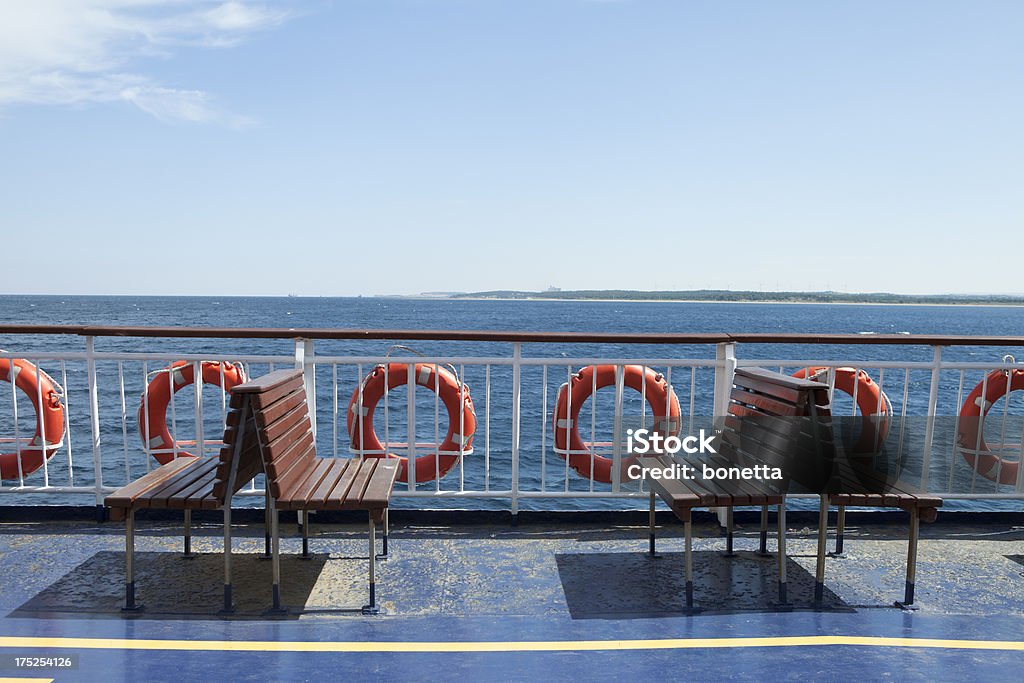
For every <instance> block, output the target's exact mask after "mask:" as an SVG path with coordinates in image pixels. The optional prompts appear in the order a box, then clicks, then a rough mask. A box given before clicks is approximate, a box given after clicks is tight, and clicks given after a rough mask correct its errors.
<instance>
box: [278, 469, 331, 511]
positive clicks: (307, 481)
mask: <svg viewBox="0 0 1024 683" xmlns="http://www.w3.org/2000/svg"><path fill="white" fill-rule="evenodd" d="M334 462H336V461H335V460H334V459H333V458H317V459H316V464H315V465H313V467H311V468H310V469H309V471H308V472H306V473H305V476H303V477H302V479H301V480H299V481H296V482H294V483H293V484H292V486H290V487H281V493H280V497H279V498H278V503H279V504H280V507H281V509H282V510H294V509H303V508H304V506H305V505H306V502H307V501H308V500H309V497H310V495H312V493H313V491H315V490H316V488H317V486H319V485H320V483H321V482H322V481H323V480H324V477H325V476H327V473H328V471H329V470H330V469H331V466H332V465H333V464H334ZM340 462H341V463H342V464H345V463H347V462H348V461H347V460H343V461H340Z"/></svg>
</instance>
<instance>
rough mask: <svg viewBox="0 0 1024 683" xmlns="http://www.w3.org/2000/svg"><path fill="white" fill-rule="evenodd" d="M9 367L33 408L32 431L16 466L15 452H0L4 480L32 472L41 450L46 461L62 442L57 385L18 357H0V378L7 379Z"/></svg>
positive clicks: (0, 472)
mask: <svg viewBox="0 0 1024 683" xmlns="http://www.w3.org/2000/svg"><path fill="white" fill-rule="evenodd" d="M12 367H13V368H14V369H13V374H14V385H15V386H16V387H18V388H19V389H21V390H22V391H23V392H25V394H26V395H27V396H28V398H29V400H30V401H31V402H32V407H33V408H34V409H35V411H36V431H35V435H34V436H33V437H32V442H31V443H30V444H29V447H28V448H22V449H21V458H20V460H21V465H20V467H19V464H18V461H19V458H18V452H17V451H15V452H14V453H0V479H5V480H9V479H20V478H21V477H23V476H28V475H29V474H32V473H33V472H35V471H36V470H38V469H39V468H40V467H42V466H43V461H44V455H43V453H44V451H45V453H46V455H45V459H46V460H49V459H50V458H52V457H53V454H54V453H56V452H57V449H58V448H60V447H61V446H62V445H64V405H63V404H62V403H61V402H60V397H61V394H60V392H59V391H58V390H57V387H58V386H59V385H58V384H57V383H56V382H55V381H54V380H53V379H52V378H51V377H50V376H49V375H47V374H46V373H45V372H43V371H42V370H39V369H38V368H36V366H35V365H33V364H32V363H29V362H28V361H27V360H22V359H21V358H13V359H8V358H0V380H2V381H4V382H10V381H11V374H12V370H11V368H12ZM40 397H42V400H40ZM44 432H45V439H46V443H45V444H44V443H43V439H44Z"/></svg>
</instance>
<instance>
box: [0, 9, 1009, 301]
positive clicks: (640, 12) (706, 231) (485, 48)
mask: <svg viewBox="0 0 1024 683" xmlns="http://www.w3.org/2000/svg"><path fill="white" fill-rule="evenodd" d="M1022 35H1024V3H1020V2H1017V1H1015V0H1013V1H1007V2H994V1H986V0H976V1H972V2H941V1H937V0H921V1H911V0H905V1H900V2H881V1H878V2H865V1H863V0H861V1H859V2H841V1H836V2H824V3H823V2H816V1H813V2H812V1H808V2H795V1H790V2H781V1H780V2H754V1H748V2H739V1H733V2H728V1H720V0H718V1H707V2H697V1H688V0H664V1H657V0H621V1H603V2H602V1H587V0H514V1H513V0H361V1H358V0H354V1H347V0H334V1H333V2H331V1H328V0H311V1H309V2H288V3H283V2H282V3H275V2H270V1H267V2H222V1H220V0H218V1H204V0H174V1H162V0H64V1H60V0H38V1H37V2H33V3H19V2H4V3H2V4H0V155H2V159H3V161H2V163H0V228H2V230H0V234H2V235H3V240H4V242H5V244H6V247H7V248H6V249H4V252H3V253H4V256H5V263H4V265H3V267H2V268H0V292H3V293H64V294H66V293H97V294H216V295H227V294H271V295H274V294H285V293H297V294H306V295H354V294H378V293H385V294H386V293H417V292H422V291H475V290H485V289H526V290H530V289H543V288H545V287H547V286H549V285H554V286H559V287H562V288H565V289H570V288H597V289H604V288H626V289H698V288H730V289H760V290H776V289H799V290H820V289H835V290H842V291H896V292H912V293H939V292H991V293H1021V292H1024V278H1022V276H1021V275H1020V273H1021V265H1020V262H1019V257H1020V255H1021V248H1020V240H1021V236H1022V234H1024V231H1022V230H1021V228H1022V227H1024V226H1022V224H1024V191H1022V189H1021V188H1022V187H1024V127H1022V125H1021V122H1022V121H1024V41H1022V40H1021V36H1022ZM243 266H245V267H246V268H244V269H242V268H240V267H243ZM236 269H238V270H239V272H241V271H242V270H244V271H245V272H247V273H253V272H257V273H259V275H258V276H257V277H255V278H251V277H250V278H248V279H247V278H246V277H244V276H241V275H234V274H233V272H232V271H234V270H236Z"/></svg>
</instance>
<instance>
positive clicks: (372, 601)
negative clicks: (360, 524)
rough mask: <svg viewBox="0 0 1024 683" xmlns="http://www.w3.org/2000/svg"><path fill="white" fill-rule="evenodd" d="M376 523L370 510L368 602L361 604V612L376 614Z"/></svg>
mask: <svg viewBox="0 0 1024 683" xmlns="http://www.w3.org/2000/svg"><path fill="white" fill-rule="evenodd" d="M376 536H377V525H376V524H375V523H374V521H373V512H372V511H371V512H370V603H369V604H368V605H364V606H363V614H377V612H378V611H379V610H378V609H377V576H376V574H377V538H376Z"/></svg>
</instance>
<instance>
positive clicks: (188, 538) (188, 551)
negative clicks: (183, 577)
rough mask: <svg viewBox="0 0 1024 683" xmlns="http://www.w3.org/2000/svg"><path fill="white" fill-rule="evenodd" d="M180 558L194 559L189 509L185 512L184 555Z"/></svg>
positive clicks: (190, 512)
mask: <svg viewBox="0 0 1024 683" xmlns="http://www.w3.org/2000/svg"><path fill="white" fill-rule="evenodd" d="M182 557H184V558H186V559H189V560H191V559H193V558H195V554H193V552H192V511H191V510H189V509H186V510H185V553H184V555H182Z"/></svg>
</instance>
